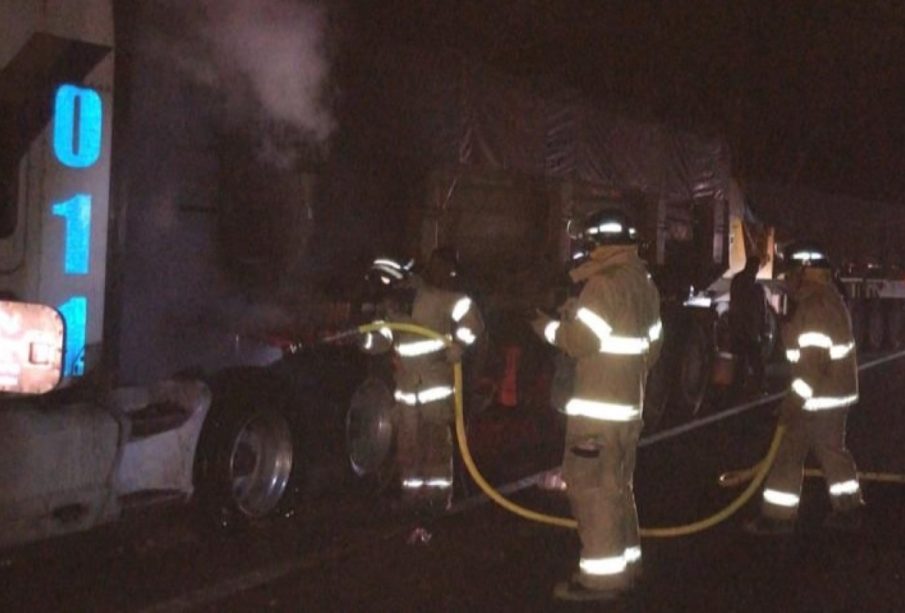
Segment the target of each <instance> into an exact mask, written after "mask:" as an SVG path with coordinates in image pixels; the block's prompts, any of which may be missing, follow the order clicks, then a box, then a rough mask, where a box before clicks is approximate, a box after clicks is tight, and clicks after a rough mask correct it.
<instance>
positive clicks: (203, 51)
mask: <svg viewBox="0 0 905 613" xmlns="http://www.w3.org/2000/svg"><path fill="white" fill-rule="evenodd" d="M163 4H164V5H165V6H166V10H167V13H168V14H169V15H168V18H169V19H168V20H170V19H172V20H173V22H172V23H171V24H170V25H171V26H172V29H170V31H168V32H167V31H164V30H166V29H167V28H166V27H164V28H163V29H161V30H159V31H158V33H157V35H156V36H154V37H153V38H152V40H151V44H153V45H154V47H155V52H156V54H157V55H158V56H161V57H166V58H167V60H168V61H170V62H172V64H173V65H174V66H175V67H176V68H178V69H179V70H180V71H181V72H182V73H183V74H184V75H185V76H186V77H187V78H189V79H190V80H191V81H193V82H195V83H197V84H200V85H202V86H204V87H206V88H209V89H210V91H211V93H212V94H213V97H214V100H215V104H216V106H217V107H218V111H219V112H222V113H225V117H224V118H225V120H226V121H228V122H230V123H232V124H234V125H240V126H248V125H250V124H251V125H254V126H255V129H256V130H258V131H259V132H260V134H261V137H262V138H261V141H260V143H259V148H258V155H259V157H260V158H262V159H263V160H265V161H269V162H272V163H275V164H276V165H286V164H287V163H291V161H292V159H287V157H288V158H294V157H295V155H297V153H298V151H299V150H300V149H303V148H305V146H310V145H311V144H314V145H321V144H323V143H324V142H325V141H326V140H327V138H328V137H329V136H330V134H331V132H332V131H333V129H334V127H335V122H334V119H333V116H332V114H331V112H330V109H329V106H328V96H327V86H328V78H329V62H328V58H327V49H326V41H325V38H326V35H325V31H326V13H325V10H324V9H323V7H321V6H319V5H317V4H314V3H313V2H310V1H308V0H254V1H249V0H188V1H186V0H163Z"/></svg>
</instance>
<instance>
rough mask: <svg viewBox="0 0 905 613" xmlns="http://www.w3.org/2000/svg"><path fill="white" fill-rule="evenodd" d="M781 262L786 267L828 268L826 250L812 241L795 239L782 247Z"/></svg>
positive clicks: (828, 261) (828, 262)
mask: <svg viewBox="0 0 905 613" xmlns="http://www.w3.org/2000/svg"><path fill="white" fill-rule="evenodd" d="M783 263H784V265H785V268H787V269H790V270H791V269H796V268H823V269H829V268H830V258H829V256H828V255H827V253H826V250H825V249H824V248H823V247H822V246H820V245H819V244H817V243H816V242H814V241H796V242H793V243H790V244H789V245H787V246H786V248H785V249H783Z"/></svg>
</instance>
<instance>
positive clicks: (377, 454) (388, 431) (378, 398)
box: [346, 379, 393, 477]
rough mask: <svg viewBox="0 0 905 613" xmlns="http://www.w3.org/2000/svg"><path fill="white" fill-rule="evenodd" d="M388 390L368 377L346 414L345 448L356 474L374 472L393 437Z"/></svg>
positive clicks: (390, 400) (382, 461)
mask: <svg viewBox="0 0 905 613" xmlns="http://www.w3.org/2000/svg"><path fill="white" fill-rule="evenodd" d="M392 406H393V400H392V396H391V395H390V393H389V390H388V389H387V388H386V386H385V385H383V384H382V383H381V382H379V381H376V380H373V379H369V380H367V381H365V383H363V384H362V385H361V386H360V387H359V388H358V389H357V390H356V392H355V394H354V395H353V397H352V401H351V403H350V405H349V411H348V412H347V414H346V450H347V452H348V455H349V464H350V466H351V467H352V470H353V471H354V472H355V474H356V475H358V476H359V477H363V476H365V475H368V474H371V473H375V472H378V471H379V470H380V468H381V467H382V466H383V465H384V463H385V462H386V459H387V457H388V455H389V452H390V447H391V446H392V440H393V424H392V418H391V416H390V411H391V409H392Z"/></svg>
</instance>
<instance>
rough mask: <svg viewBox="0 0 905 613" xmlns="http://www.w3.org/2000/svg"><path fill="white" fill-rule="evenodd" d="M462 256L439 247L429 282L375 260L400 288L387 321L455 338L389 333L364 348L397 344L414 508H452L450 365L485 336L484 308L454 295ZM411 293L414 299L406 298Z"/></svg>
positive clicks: (403, 482) (400, 440) (406, 493)
mask: <svg viewBox="0 0 905 613" xmlns="http://www.w3.org/2000/svg"><path fill="white" fill-rule="evenodd" d="M457 269H458V255H457V253H456V252H455V250H453V249H451V248H438V249H436V250H434V252H433V253H432V254H431V257H430V259H429V261H428V264H427V267H426V269H425V271H424V274H423V277H421V276H418V275H414V274H411V273H410V272H409V270H408V269H407V268H405V267H403V266H401V265H400V264H399V263H398V262H395V261H393V260H389V259H385V258H384V259H379V260H375V262H374V265H373V266H372V270H377V271H378V273H379V274H382V275H386V279H387V283H388V284H390V285H393V286H396V287H398V288H400V289H399V290H397V291H396V292H394V295H395V296H396V299H394V300H393V301H392V304H391V305H390V306H389V307H388V308H386V311H385V312H386V321H391V322H398V323H412V324H415V325H418V326H423V327H425V328H428V329H430V330H433V331H435V332H438V333H440V334H443V335H445V336H447V337H448V338H449V340H451V341H452V343H451V345H450V346H449V347H446V346H445V345H444V343H443V341H441V340H439V339H431V338H426V337H424V336H419V335H417V334H413V333H408V332H394V331H391V330H389V329H383V330H380V331H379V332H376V333H372V334H368V335H365V338H364V341H363V342H364V349H365V350H366V351H370V352H380V351H382V350H385V349H388V348H389V347H392V348H393V350H394V351H395V354H396V357H397V366H396V370H395V375H394V376H395V383H396V390H395V399H396V406H395V411H394V413H395V415H394V425H395V430H396V464H397V469H398V472H399V478H400V486H401V491H402V501H403V503H405V504H409V505H416V506H422V505H430V506H440V507H444V508H445V507H448V505H449V503H450V501H451V498H452V485H453V441H452V433H451V425H452V420H453V417H454V404H453V403H454V396H453V392H454V390H453V374H452V367H451V364H453V363H455V362H459V361H460V360H461V359H462V355H463V352H464V351H465V349H466V348H468V347H469V346H471V345H473V344H474V343H475V342H476V341H477V339H478V338H479V337H480V336H481V334H482V333H483V331H484V324H483V321H482V318H481V315H480V312H479V310H478V308H477V306H476V305H475V304H474V301H473V300H472V299H471V298H469V297H468V296H466V295H464V294H462V293H460V292H457V291H454V290H453V287H454V285H455V279H456V275H457V272H458V271H457ZM406 296H407V298H406Z"/></svg>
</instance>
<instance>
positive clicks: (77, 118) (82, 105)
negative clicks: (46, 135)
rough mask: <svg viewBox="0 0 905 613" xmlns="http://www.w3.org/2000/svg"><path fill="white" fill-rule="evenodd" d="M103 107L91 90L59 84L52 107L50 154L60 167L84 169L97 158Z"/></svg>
mask: <svg viewBox="0 0 905 613" xmlns="http://www.w3.org/2000/svg"><path fill="white" fill-rule="evenodd" d="M102 120H103V105H102V102H101V97H100V95H99V94H98V93H97V92H96V91H94V90H93V89H88V88H84V87H76V86H75V85H63V86H61V87H60V88H59V89H58V90H57V95H56V99H55V100H54V107H53V152H54V154H55V155H56V156H57V159H58V160H59V161H60V163H61V164H63V165H65V166H69V167H70V168H88V167H89V166H91V165H92V164H94V163H95V162H97V159H98V158H99V157H100V155H101V131H102V124H103V121H102Z"/></svg>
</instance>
